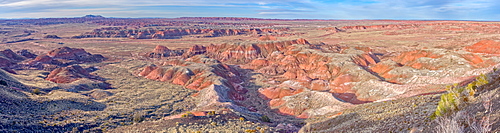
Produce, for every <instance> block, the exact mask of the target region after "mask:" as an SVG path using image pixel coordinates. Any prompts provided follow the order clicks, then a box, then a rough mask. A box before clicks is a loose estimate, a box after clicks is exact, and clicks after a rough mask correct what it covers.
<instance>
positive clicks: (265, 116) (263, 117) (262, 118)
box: [260, 115, 271, 122]
mask: <svg viewBox="0 0 500 133" xmlns="http://www.w3.org/2000/svg"><path fill="white" fill-rule="evenodd" d="M260 120H262V121H263V122H271V119H269V117H267V115H262V116H261V118H260Z"/></svg>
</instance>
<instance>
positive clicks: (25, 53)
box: [17, 49, 36, 59]
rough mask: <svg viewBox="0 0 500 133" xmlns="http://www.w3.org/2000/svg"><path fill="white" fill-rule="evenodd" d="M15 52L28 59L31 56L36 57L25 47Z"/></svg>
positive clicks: (31, 57)
mask: <svg viewBox="0 0 500 133" xmlns="http://www.w3.org/2000/svg"><path fill="white" fill-rule="evenodd" d="M17 54H18V55H21V56H24V57H26V58H30V59H33V58H36V55H35V54H33V53H31V52H29V51H28V50H26V49H23V50H20V51H17Z"/></svg>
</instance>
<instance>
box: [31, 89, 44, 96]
mask: <svg viewBox="0 0 500 133" xmlns="http://www.w3.org/2000/svg"><path fill="white" fill-rule="evenodd" d="M33 94H36V95H40V94H42V92H41V91H40V89H34V90H33Z"/></svg>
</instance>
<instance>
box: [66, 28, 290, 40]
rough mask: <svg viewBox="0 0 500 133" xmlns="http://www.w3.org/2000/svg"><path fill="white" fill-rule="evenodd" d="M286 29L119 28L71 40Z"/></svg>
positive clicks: (241, 32)
mask: <svg viewBox="0 0 500 133" xmlns="http://www.w3.org/2000/svg"><path fill="white" fill-rule="evenodd" d="M284 30H287V29H160V30H156V29H142V30H130V29H122V28H121V27H113V28H109V27H106V28H101V29H95V30H94V31H93V32H87V33H83V34H82V35H78V36H73V37H72V38H95V37H99V38H131V39H171V38H178V37H181V36H184V35H199V34H204V37H218V36H233V35H240V34H261V33H279V32H281V31H284Z"/></svg>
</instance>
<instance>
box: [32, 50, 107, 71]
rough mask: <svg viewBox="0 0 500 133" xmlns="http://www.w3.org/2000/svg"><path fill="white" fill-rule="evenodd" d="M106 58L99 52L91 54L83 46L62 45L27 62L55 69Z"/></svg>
mask: <svg viewBox="0 0 500 133" xmlns="http://www.w3.org/2000/svg"><path fill="white" fill-rule="evenodd" d="M104 59H105V58H104V57H103V56H102V55H99V54H90V53H88V52H86V51H85V50H84V49H81V48H69V47H61V48H57V49H54V50H52V51H49V52H48V53H47V54H46V55H39V56H37V57H36V58H35V59H33V60H31V61H29V62H28V63H27V64H28V65H29V66H31V67H35V68H39V69H45V68H47V69H49V70H53V69H55V68H57V67H59V66H67V65H71V64H78V63H95V62H101V61H103V60H104Z"/></svg>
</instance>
